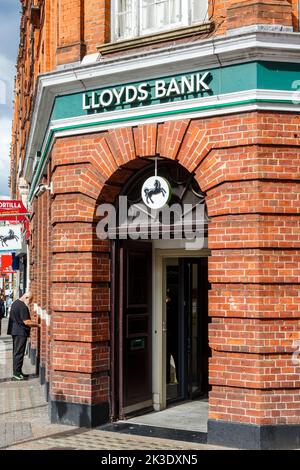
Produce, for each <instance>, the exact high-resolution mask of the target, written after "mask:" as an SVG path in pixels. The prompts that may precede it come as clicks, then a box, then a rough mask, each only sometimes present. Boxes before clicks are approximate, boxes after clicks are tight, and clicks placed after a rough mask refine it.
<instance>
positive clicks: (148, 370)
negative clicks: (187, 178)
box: [112, 240, 209, 419]
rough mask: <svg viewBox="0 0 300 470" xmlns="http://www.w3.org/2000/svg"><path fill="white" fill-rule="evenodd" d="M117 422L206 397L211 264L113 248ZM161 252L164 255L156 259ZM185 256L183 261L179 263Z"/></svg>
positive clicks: (142, 244)
mask: <svg viewBox="0 0 300 470" xmlns="http://www.w3.org/2000/svg"><path fill="white" fill-rule="evenodd" d="M114 245H115V246H114V253H115V262H116V263H117V265H118V269H117V270H116V271H115V281H116V280H117V281H116V285H115V292H117V295H116V296H115V305H114V311H115V318H114V322H113V324H114V330H115V335H114V337H115V348H114V355H113V364H112V366H113V370H114V387H113V390H115V398H116V399H115V400H114V405H113V410H114V417H115V418H116V419H118V418H120V419H123V418H125V417H131V416H133V415H135V414H140V413H144V412H145V411H153V410H162V409H164V408H166V407H167V406H169V405H171V404H172V405H174V403H180V402H183V401H186V400H193V399H197V398H199V397H205V396H206V394H207V391H208V355H209V352H208V314H207V294H208V283H207V257H206V256H203V255H204V254H205V252H203V253H202V256H200V257H194V256H191V255H190V256H189V257H187V256H186V254H187V253H188V252H187V251H184V250H180V251H181V255H178V252H177V251H176V250H168V251H167V250H166V251H162V250H156V249H155V246H153V244H152V242H151V241H136V242H134V241H131V240H129V241H119V242H116V243H115V244H114ZM157 251H158V252H159V254H157ZM182 254H183V255H184V256H182Z"/></svg>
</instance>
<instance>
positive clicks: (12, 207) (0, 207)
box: [0, 199, 28, 222]
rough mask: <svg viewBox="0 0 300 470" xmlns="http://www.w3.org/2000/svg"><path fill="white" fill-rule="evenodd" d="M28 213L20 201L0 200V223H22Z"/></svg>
mask: <svg viewBox="0 0 300 470" xmlns="http://www.w3.org/2000/svg"><path fill="white" fill-rule="evenodd" d="M27 214H28V211H27V209H26V207H25V206H24V204H23V202H22V201H19V200H5V199H4V200H0V221H1V220H6V221H16V220H17V221H18V222H23V221H24V220H25V218H26V215H27Z"/></svg>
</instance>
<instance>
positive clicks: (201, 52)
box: [24, 27, 300, 181]
mask: <svg viewBox="0 0 300 470" xmlns="http://www.w3.org/2000/svg"><path fill="white" fill-rule="evenodd" d="M299 47H300V34H299V33H289V32H282V33H279V32H262V31H257V30H256V29H255V27H254V28H253V30H252V31H247V33H240V32H235V33H234V34H231V35H229V36H228V35H227V36H221V37H219V38H213V39H207V40H199V41H197V42H192V43H188V44H179V45H178V44H177V45H173V46H169V47H162V48H160V49H159V50H157V49H155V50H151V51H144V50H142V51H139V52H134V53H130V54H127V55H125V56H122V57H117V58H106V59H104V58H102V57H100V58H99V62H98V63H97V64H95V63H92V64H90V65H85V66H83V65H82V64H81V65H80V66H79V67H74V68H72V69H67V70H59V71H55V72H51V73H47V74H44V75H41V76H40V77H39V78H38V83H37V93H36V99H35V103H34V109H33V114H32V120H31V126H30V134H29V138H28V142H27V146H26V158H25V163H24V176H25V177H26V179H27V180H28V181H30V180H31V169H32V163H33V160H32V159H33V158H34V156H35V154H36V152H37V151H38V150H40V147H41V145H42V142H43V140H44V134H45V132H46V129H47V127H48V123H49V119H50V114H51V110H52V106H53V102H54V98H55V96H57V95H60V94H68V93H76V92H81V91H86V90H88V89H93V88H94V89H95V88H99V87H105V86H115V85H121V84H122V83H128V82H131V81H140V80H143V79H144V78H145V77H147V79H148V80H150V79H151V78H155V77H159V76H164V75H166V72H167V73H170V74H180V73H186V72H188V71H191V70H200V69H202V70H204V69H207V68H212V67H220V65H222V66H225V65H229V64H234V63H243V62H248V61H254V60H273V61H279V62H295V63H299V62H300V55H299Z"/></svg>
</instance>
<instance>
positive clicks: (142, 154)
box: [92, 120, 211, 202]
mask: <svg viewBox="0 0 300 470" xmlns="http://www.w3.org/2000/svg"><path fill="white" fill-rule="evenodd" d="M210 150H211V144H210V143H209V139H208V137H207V135H206V130H205V129H204V128H203V127H202V126H201V124H200V123H199V122H192V121H191V120H176V121H168V122H164V123H158V124H153V123H151V124H142V125H139V126H133V127H126V128H121V129H113V130H110V131H108V132H107V133H106V134H105V135H103V136H102V137H101V138H100V139H98V142H97V144H96V146H95V149H94V150H93V152H92V163H93V164H94V165H96V166H97V168H98V170H99V171H101V172H102V176H103V178H104V179H105V182H104V184H103V185H102V186H101V190H100V192H99V197H98V202H99V201H102V202H112V201H113V200H114V198H115V197H116V196H117V195H118V193H119V192H120V185H122V184H125V183H126V182H127V181H128V180H129V178H130V177H131V176H133V174H134V172H135V171H136V170H139V169H141V168H143V167H144V166H146V165H147V164H148V162H147V159H148V158H153V157H155V156H158V157H163V158H165V159H171V160H177V161H178V163H180V165H182V166H183V167H184V168H185V169H187V170H188V171H189V172H190V173H195V179H196V181H197V182H198V184H199V186H200V188H201V189H202V186H203V185H204V183H205V181H206V179H207V178H206V176H205V174H204V173H203V172H202V171H197V172H196V170H197V169H198V167H199V165H200V164H201V162H202V161H203V160H204V159H205V157H206V156H207V155H208V154H209V152H210Z"/></svg>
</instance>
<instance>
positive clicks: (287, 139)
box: [24, 30, 300, 448]
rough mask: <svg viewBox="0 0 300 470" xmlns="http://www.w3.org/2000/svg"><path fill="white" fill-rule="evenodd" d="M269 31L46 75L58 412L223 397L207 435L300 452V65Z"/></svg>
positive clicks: (38, 140) (37, 255) (49, 351)
mask: <svg viewBox="0 0 300 470" xmlns="http://www.w3.org/2000/svg"><path fill="white" fill-rule="evenodd" d="M282 34H283V35H285V36H286V39H288V37H289V34H290V33H288V32H286V33H282ZM263 39H264V40H263V41H262V40H261V34H260V33H259V32H256V31H254V32H249V31H248V30H247V31H243V32H240V33H236V36H235V35H234V33H232V34H231V36H230V37H220V38H218V39H216V40H215V44H214V48H213V47H211V43H209V42H208V41H207V42H205V41H203V42H202V43H201V44H200V43H197V44H192V43H191V44H188V45H184V44H181V45H178V46H177V49H176V50H175V49H174V50H171V51H169V50H168V51H165V50H163V51H160V52H156V53H155V54H153V52H151V51H149V52H145V51H144V52H143V55H142V59H141V57H138V60H137V57H136V56H135V55H132V56H130V57H129V58H126V57H125V58H120V57H119V58H118V60H117V59H116V60H114V58H108V59H103V60H102V61H100V62H99V63H94V64H92V65H88V66H78V69H76V70H75V69H74V70H73V69H72V70H69V71H66V70H58V71H56V72H55V73H53V74H46V75H45V76H41V78H40V82H39V92H38V94H37V97H36V110H35V113H34V116H33V122H32V131H31V135H30V145H29V146H28V149H29V150H28V152H29V153H28V155H27V157H28V158H27V159H26V161H25V163H24V172H25V173H26V177H27V178H28V180H30V181H31V188H30V194H29V199H30V201H31V233H32V235H31V256H30V280H31V286H32V290H33V293H34V297H35V299H36V305H35V310H36V314H37V315H39V316H40V317H41V322H42V329H41V338H40V340H39V341H40V346H38V343H39V341H38V340H37V338H35V337H34V336H33V337H32V344H31V350H33V351H36V352H35V354H37V355H38V356H39V360H40V365H41V368H42V370H43V380H44V381H45V382H46V385H47V390H48V389H49V393H48V399H49V408H50V415H51V419H52V421H53V422H59V423H68V424H74V425H81V426H97V425H100V424H103V423H107V422H108V421H110V420H118V419H123V418H125V419H127V418H130V417H132V416H133V415H136V414H140V413H145V412H148V411H153V410H154V411H160V410H163V409H165V408H166V407H168V406H169V405H171V404H176V403H182V402H184V401H187V400H201V398H204V399H205V398H206V397H207V396H208V397H209V420H208V440H209V442H212V443H216V444H222V445H229V446H233V447H247V448H274V447H276V446H277V447H278V442H280V445H284V446H286V447H296V446H298V445H299V435H300V431H299V429H300V428H299V426H300V424H299V410H300V398H299V393H298V391H299V387H300V382H299V365H298V364H297V363H296V362H293V352H294V351H295V344H294V340H295V338H296V337H298V336H297V335H298V333H299V311H298V309H299V295H298V294H299V293H298V289H297V285H298V282H299V276H298V274H299V253H298V251H297V247H298V243H299V227H298V218H297V217H298V215H299V214H298V212H299V189H298V184H297V181H296V179H297V171H298V169H299V167H300V162H299V155H298V147H299V144H300V141H299V139H300V120H299V104H298V103H297V102H296V101H295V95H294V94H295V88H293V86H292V84H293V83H294V80H296V79H297V76H298V74H299V63H298V61H297V60H296V58H295V49H294V48H293V47H290V50H289V58H290V62H289V63H287V62H286V61H280V57H282V55H280V54H281V52H282V50H281V49H282V48H285V50H286V48H287V45H286V44H287V42H284V41H283V39H284V38H282V36H280V35H276V34H273V33H268V32H264V36H263ZM293 40H295V39H294V36H293ZM297 40H298V39H297ZM209 44H210V45H209ZM245 44H247V48H246V49H245ZM275 45H276V47H275ZM216 47H217V51H218V53H216ZM275 50H276V51H277V52H278V54H277V53H275V52H274V51H275ZM280 51H281V52H280ZM279 52H280V54H279ZM137 54H138V53H137ZM154 56H155V57H154ZM166 70H167V71H168V72H167V73H166ZM295 86H296V85H295ZM160 200H163V203H164V204H162V205H160V203H159V202H158V201H160ZM151 204H153V206H151ZM155 204H158V206H157V207H156V206H155ZM159 214H160V215H159ZM195 232H196V234H197V236H196V237H192V236H191V235H193V234H194V233H195ZM282 403H284V404H285V403H286V404H287V406H285V405H284V407H283V406H281V404H282ZM278 405H280V406H278ZM282 443H283V444H282Z"/></svg>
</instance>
